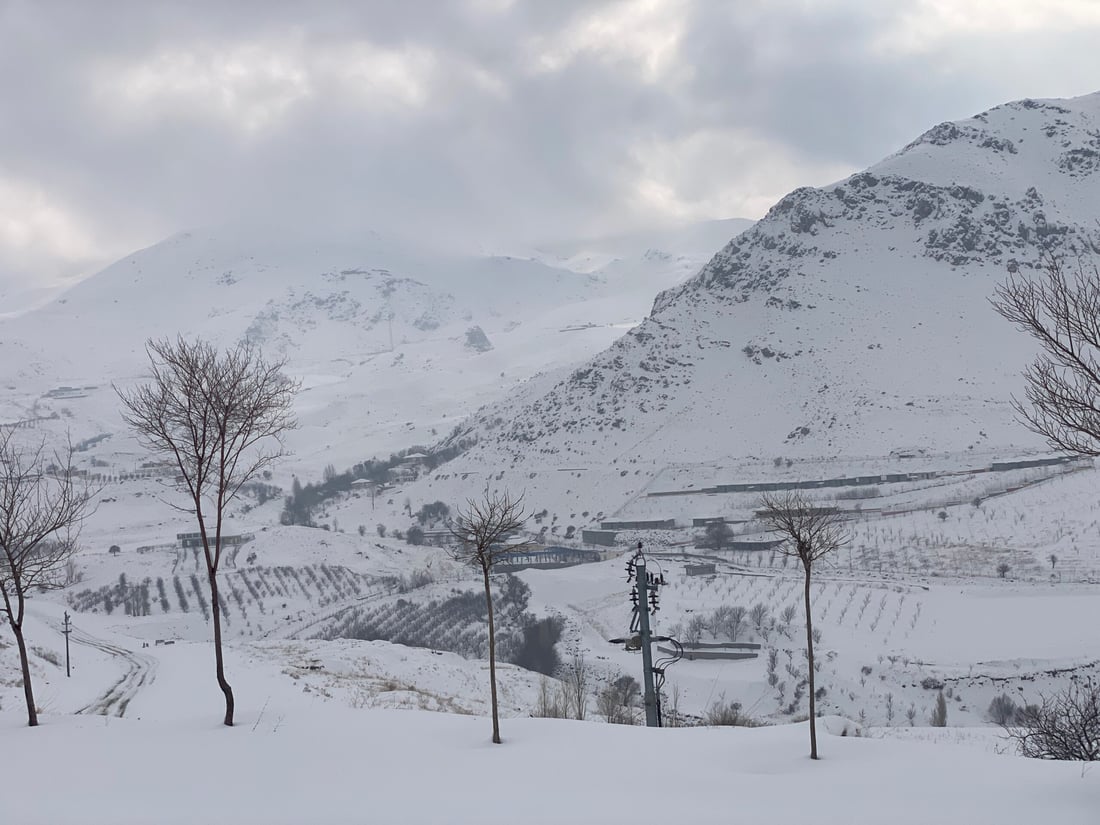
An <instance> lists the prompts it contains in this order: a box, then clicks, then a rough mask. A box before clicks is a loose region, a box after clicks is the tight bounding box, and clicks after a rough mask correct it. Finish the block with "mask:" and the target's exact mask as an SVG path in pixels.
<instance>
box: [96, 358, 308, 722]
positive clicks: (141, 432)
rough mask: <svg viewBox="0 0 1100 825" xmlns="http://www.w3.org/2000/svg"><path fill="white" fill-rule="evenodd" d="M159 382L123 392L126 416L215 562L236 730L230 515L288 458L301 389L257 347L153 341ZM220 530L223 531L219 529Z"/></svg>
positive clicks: (216, 607) (221, 677)
mask: <svg viewBox="0 0 1100 825" xmlns="http://www.w3.org/2000/svg"><path fill="white" fill-rule="evenodd" d="M146 351H147V352H148V354H149V361H150V365H151V371H152V374H151V378H152V380H151V381H150V382H149V383H147V384H142V385H140V386H138V387H137V388H135V389H133V390H129V391H126V390H121V389H118V388H117V387H116V388H115V390H116V392H117V393H118V396H119V399H120V400H121V401H122V404H123V413H122V417H123V419H124V420H125V421H126V423H127V424H129V425H130V426H131V427H132V428H133V429H134V430H135V431H136V432H137V435H138V438H139V440H140V441H141V442H142V443H143V444H144V445H145V446H146V447H148V448H149V449H151V450H154V451H156V452H158V453H163V454H166V455H168V456H169V457H171V458H172V459H173V460H174V461H175V464H176V468H177V469H178V470H179V479H180V481H179V486H180V488H181V490H182V491H183V492H184V493H186V495H187V497H188V506H187V507H185V508H184V507H181V508H179V509H181V510H184V511H185V512H189V513H192V514H194V516H195V519H196V521H197V522H198V527H199V536H200V538H201V540H202V549H203V555H204V557H205V559H206V578H207V582H208V583H209V585H210V610H211V615H212V618H213V624H214V659H215V668H216V673H217V679H218V686H219V687H220V688H221V691H222V693H223V694H224V696H225V724H226V725H232V724H233V707H234V703H233V688H232V687H230V685H229V682H228V681H227V680H226V678H225V663H224V659H223V656H222V627H221V601H220V599H219V598H218V570H219V567H220V565H221V560H222V549H223V548H222V530H223V528H224V526H225V517H226V510H227V508H228V506H229V504H230V503H231V502H232V501H233V500H234V499H235V498H236V497H237V494H238V493H239V492H240V491H241V487H242V486H243V485H244V484H245V483H246V482H248V481H249V480H251V479H253V478H255V477H256V476H257V475H259V474H260V473H262V472H263V470H265V469H267V468H268V467H270V466H271V465H272V464H273V463H274V462H275V461H276V460H277V459H278V458H280V457H281V456H283V455H284V454H285V452H284V449H283V444H282V437H283V435H284V434H285V433H286V432H287V430H289V429H291V428H293V427H294V426H295V421H294V418H293V416H292V415H291V412H290V404H291V401H292V400H293V398H294V393H295V392H296V391H297V388H298V385H297V384H296V383H295V382H293V381H290V380H289V379H288V378H287V377H286V376H285V375H284V374H283V368H284V367H285V365H286V362H285V360H277V361H272V362H268V361H265V360H264V359H263V358H262V356H261V355H260V353H259V352H258V351H257V350H255V349H253V348H252V346H251V345H249V344H247V343H239V344H237V345H236V346H234V347H233V348H231V349H229V350H227V351H225V352H221V351H219V350H218V348H217V347H215V346H214V345H213V344H210V343H207V342H204V341H201V340H196V341H188V340H186V339H184V338H183V337H179V338H177V339H176V340H175V341H171V340H167V339H164V340H159V341H153V340H151V341H149V342H148V343H147V344H146ZM211 521H213V525H211Z"/></svg>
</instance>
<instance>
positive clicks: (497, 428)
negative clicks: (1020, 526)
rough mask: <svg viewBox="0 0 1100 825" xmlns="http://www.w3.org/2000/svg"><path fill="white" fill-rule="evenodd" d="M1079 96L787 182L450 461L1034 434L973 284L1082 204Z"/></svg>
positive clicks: (1009, 440)
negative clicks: (711, 252)
mask: <svg viewBox="0 0 1100 825" xmlns="http://www.w3.org/2000/svg"><path fill="white" fill-rule="evenodd" d="M1098 184H1100V93H1098V94H1093V95H1089V96H1085V97H1081V98H1076V99H1073V100H1063V101H1034V100H1024V101H1020V102H1016V103H1009V104H1006V105H1004V106H999V107H997V108H994V109H991V110H990V111H988V112H985V113H983V114H979V115H977V116H975V117H973V118H971V119H969V120H966V121H961V122H959V123H945V124H942V125H940V126H937V127H935V128H934V129H931V130H930V131H928V132H927V133H925V134H924V135H922V136H921V137H920V138H918V139H917V140H915V141H914V142H913V143H911V144H909V145H908V146H906V147H905V148H904V149H902V150H901V151H900V152H898V153H897V154H895V155H893V156H891V157H889V158H887V159H886V160H884V161H882V162H881V163H879V164H877V165H875V166H873V167H871V168H870V169H868V170H867V171H865V172H861V173H859V174H856V175H853V176H851V177H850V178H847V179H845V180H843V181H840V182H839V183H836V184H834V185H831V186H828V187H825V188H822V189H811V188H804V189H798V190H795V191H794V192H792V193H791V194H789V195H788V196H786V197H785V198H783V199H782V200H781V201H780V202H779V203H777V204H776V205H775V206H774V207H773V208H772V209H771V210H770V211H769V213H768V214H767V216H766V217H765V218H764V219H762V220H761V221H759V222H758V223H757V224H756V225H755V226H754V227H753V228H752V229H751V230H749V231H747V232H745V233H744V234H742V235H740V236H738V237H736V238H734V239H733V240H732V241H730V243H729V244H728V245H727V246H726V247H725V248H723V249H722V250H721V251H720V252H719V253H718V254H717V255H715V256H714V258H713V259H712V260H711V261H710V262H709V263H708V264H707V265H706V266H705V267H704V268H703V269H702V270H701V271H700V272H699V273H698V274H697V275H696V276H695V277H693V278H691V279H690V280H688V281H686V282H685V283H683V284H682V285H679V286H675V287H672V288H670V289H668V290H667V291H665V292H663V293H662V294H661V295H660V296H659V297H658V298H657V300H656V301H655V303H654V305H653V310H652V313H651V314H650V316H649V317H648V318H647V319H646V320H645V321H644V322H643V323H642V324H640V325H639V326H637V327H636V328H634V329H633V330H631V331H630V332H629V333H628V334H627V335H625V336H624V337H623V338H621V339H619V340H618V341H616V342H615V344H614V345H612V346H611V347H610V348H608V349H607V350H606V351H604V352H603V353H601V354H600V355H598V356H596V357H595V358H593V359H592V360H591V361H589V362H588V363H586V364H584V365H583V366H581V367H579V368H577V369H575V370H573V371H572V372H571V374H570V375H569V376H567V377H565V378H563V379H562V380H561V381H559V382H558V383H557V384H555V385H554V386H553V387H551V388H549V389H548V390H547V389H545V388H542V387H532V388H531V390H530V391H520V392H517V393H515V394H513V395H512V396H511V397H510V398H509V399H507V400H506V401H504V402H503V403H501V404H496V405H492V406H490V407H488V408H486V409H485V410H484V411H482V412H481V413H480V414H479V415H478V416H477V417H476V418H475V419H473V420H472V421H471V422H470V423H469V424H468V425H466V426H464V428H463V433H462V434H463V436H467V437H468V436H470V435H474V436H476V437H478V439H479V440H480V444H479V446H478V448H476V450H474V451H472V452H471V453H470V454H469V455H468V456H467V457H466V458H465V464H464V465H463V466H464V467H469V468H474V467H478V466H494V467H495V466H502V465H504V466H507V465H511V464H512V463H513V462H520V463H523V462H530V461H532V460H537V461H538V462H542V463H551V464H557V465H560V466H563V467H565V466H574V465H580V466H593V465H601V464H607V463H609V462H613V461H617V462H618V463H619V464H620V465H622V464H624V463H627V462H642V461H646V462H648V461H656V462H658V463H661V462H665V463H668V462H682V461H687V462H701V461H708V460H712V459H714V458H716V457H722V456H735V457H736V456H746V455H755V456H758V457H770V456H780V455H781V456H796V457H807V456H847V455H853V454H854V455H882V456H885V455H887V454H888V453H890V452H891V451H892V450H896V449H901V448H904V449H914V448H915V449H925V450H928V451H955V452H962V451H967V450H970V449H978V448H988V447H992V448H996V449H1006V450H1012V449H1018V448H1020V447H1027V446H1034V445H1036V444H1037V442H1036V441H1035V439H1034V437H1033V436H1031V435H1030V434H1029V433H1027V432H1026V431H1025V430H1023V429H1022V428H1021V427H1020V426H1019V424H1018V423H1017V422H1016V421H1015V418H1014V415H1013V413H1012V410H1011V408H1010V406H1009V403H1008V401H1009V397H1010V395H1011V394H1012V392H1013V391H1014V390H1016V389H1017V388H1018V387H1019V385H1020V384H1019V379H1018V376H1019V373H1020V372H1021V369H1022V367H1023V364H1024V363H1025V361H1026V359H1027V357H1028V354H1029V352H1030V344H1029V342H1028V340H1027V339H1026V338H1025V337H1024V336H1021V335H1020V334H1019V333H1018V332H1017V331H1016V330H1014V329H1013V328H1012V327H1011V326H1010V325H1009V324H1007V323H1006V322H1004V321H1003V320H1002V319H1001V318H1000V317H999V316H997V315H996V314H995V313H994V311H993V310H992V308H991V307H990V305H989V303H988V298H989V296H990V295H991V294H992V291H993V289H994V287H995V285H996V284H997V282H998V281H1000V280H1001V279H1003V278H1004V277H1005V276H1006V274H1007V273H1008V272H1009V271H1012V270H1015V269H1024V270H1026V269H1028V268H1030V267H1033V266H1034V265H1035V263H1036V260H1037V257H1038V255H1039V253H1040V251H1041V250H1044V249H1047V250H1051V251H1053V252H1056V253H1059V254H1070V253H1071V252H1072V250H1073V249H1075V248H1082V247H1084V245H1085V244H1086V238H1087V236H1088V235H1089V233H1095V231H1096V227H1095V223H1094V220H1095V216H1096V215H1097V214H1100V185H1098Z"/></svg>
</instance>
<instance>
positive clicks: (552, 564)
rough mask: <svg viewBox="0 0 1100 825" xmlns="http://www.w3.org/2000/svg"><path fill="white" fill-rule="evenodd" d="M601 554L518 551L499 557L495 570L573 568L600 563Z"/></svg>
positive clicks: (559, 549) (555, 548) (576, 550)
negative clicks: (579, 565) (578, 565)
mask: <svg viewBox="0 0 1100 825" xmlns="http://www.w3.org/2000/svg"><path fill="white" fill-rule="evenodd" d="M599 560H600V554H599V553H598V552H597V551H595V550H582V549H580V548H577V547H560V546H553V547H543V548H541V549H538V550H534V549H531V550H516V551H514V552H511V553H501V554H500V555H499V556H497V562H496V564H495V565H494V569H497V570H526V569H535V570H553V569H556V568H559V567H572V566H574V565H577V564H588V563H590V562H594V561H599Z"/></svg>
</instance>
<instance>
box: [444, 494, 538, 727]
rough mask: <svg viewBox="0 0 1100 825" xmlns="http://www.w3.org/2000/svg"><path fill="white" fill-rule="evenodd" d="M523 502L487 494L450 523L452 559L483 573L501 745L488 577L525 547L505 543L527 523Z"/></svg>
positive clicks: (471, 501)
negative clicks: (506, 557)
mask: <svg viewBox="0 0 1100 825" xmlns="http://www.w3.org/2000/svg"><path fill="white" fill-rule="evenodd" d="M522 504H523V500H522V498H519V499H513V498H512V497H511V496H509V495H508V494H507V493H503V494H499V495H498V494H493V493H489V492H488V490H486V492H485V495H484V497H483V498H481V499H478V500H474V499H469V500H468V501H467V502H466V508H465V509H463V510H460V511H459V512H458V513H457V514H456V516H455V517H454V519H453V520H452V521H451V522H450V532H451V535H452V536H453V537H454V539H455V542H456V546H455V548H454V549H453V550H452V553H451V555H452V556H453V558H454V559H455V560H456V561H460V562H462V563H464V564H471V565H474V566H475V567H477V568H478V569H480V571H481V577H482V582H483V584H484V586H485V606H486V608H487V609H488V613H489V693H490V698H491V702H492V710H493V743H494V744H496V745H499V744H500V714H499V705H498V702H497V662H496V629H495V627H494V624H493V596H492V591H491V590H490V585H489V574H490V573H491V572H492V569H493V565H494V564H496V562H497V561H498V560H499V559H500V557H501V556H502V555H503V554H504V553H507V552H510V551H514V550H516V549H521V548H522V545H516V544H513V545H506V544H505V542H506V541H507V540H508V539H509V538H510V537H511V536H513V535H514V534H515V533H516V532H517V531H519V530H520V529H521V528H522V527H523V525H524V523H525V522H526V521H527V515H526V514H525V513H524V511H523V506H522Z"/></svg>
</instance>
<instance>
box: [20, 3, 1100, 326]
mask: <svg viewBox="0 0 1100 825" xmlns="http://www.w3.org/2000/svg"><path fill="white" fill-rule="evenodd" d="M1098 43H1100V0H1041V1H1040V0H820V1H818V0H606V1H605V0H584V1H583V2H582V1H581V0H453V1H451V0H403V1H402V0H388V1H387V0H376V1H375V2H368V1H367V0H344V1H343V2H338V1H337V0H333V2H320V0H314V2H309V3H306V2H289V0H286V2H284V1H283V0H211V1H210V2H205V0H191V1H190V2H178V3H176V2H159V0H142V2H136V1H135V2H112V1H111V0H97V2H86V0H72V1H71V2H60V0H57V1H55V0H0V103H2V105H0V293H2V292H3V288H4V287H5V286H7V287H8V288H9V289H10V288H12V287H13V285H14V286H15V287H16V288H18V287H20V286H22V287H27V286H29V285H35V284H47V283H50V282H53V281H55V280H57V279H58V278H62V277H69V276H72V275H74V274H76V273H79V272H87V271H88V270H89V268H91V267H93V266H97V265H99V264H101V263H104V262H107V261H109V260H111V259H113V258H115V257H119V256H122V255H124V254H126V253H128V252H130V251H132V250H134V249H135V248H137V247H140V246H146V245H149V244H151V243H154V242H156V241H158V240H160V239H161V238H163V237H164V236H166V235H168V234H171V233H172V232H175V231H178V230H181V229H185V228H188V227H191V226H196V225H209V224H222V223H225V222H230V221H236V220H240V219H246V220H248V221H251V222H254V221H267V220H274V221H279V222H288V221H289V222H297V223H301V224H303V225H306V226H318V227H321V226H337V227H339V228H341V230H351V229H354V228H355V227H366V226H369V227H374V228H377V229H381V230H384V231H385V230H392V229H396V230H398V231H401V232H404V233H406V234H407V233H425V234H426V235H428V236H431V237H437V238H462V239H468V240H470V241H471V242H476V243H481V244H488V245H490V246H493V245H512V246H515V245H516V243H517V242H518V241H531V240H537V239H557V238H563V237H570V236H588V235H593V234H600V233H605V232H613V231H619V230H628V229H636V228H645V227H650V226H658V225H664V224H668V223H675V222H680V221H690V220H697V219H707V218H721V217H759V216H760V215H762V214H763V213H764V212H765V211H766V210H767V208H768V207H769V206H770V205H771V204H772V203H773V202H775V201H776V200H777V199H778V198H780V197H781V196H782V195H783V194H784V193H786V192H787V191H789V190H791V189H793V188H794V187H796V186H800V185H821V184H824V183H828V182H830V181H833V180H836V179H838V178H840V177H843V176H845V175H847V174H849V173H851V172H853V171H855V170H857V169H860V168H862V167H865V166H867V165H869V164H871V163H874V162H875V161H877V160H879V159H880V158H881V157H883V156H884V155H886V154H888V153H890V152H892V151H894V150H895V149H897V148H899V147H900V146H901V145H903V144H904V143H906V142H908V141H909V140H910V139H912V138H913V137H915V136H916V135H918V134H919V133H921V132H922V131H924V130H925V129H927V128H929V127H930V126H932V125H934V124H936V123H938V122H941V121H944V120H952V119H957V118H960V117H965V116H968V115H971V114H974V113H975V112H978V111H981V110H983V109H986V108H989V107H990V106H993V105H996V104H997V103H1001V102H1005V101H1007V100H1012V99H1017V98H1021V97H1068V96H1074V95H1079V94H1085V93H1088V92H1092V91H1096V90H1097V89H1100V48H1097V44H1098ZM2 311H3V307H0V312H2Z"/></svg>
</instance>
